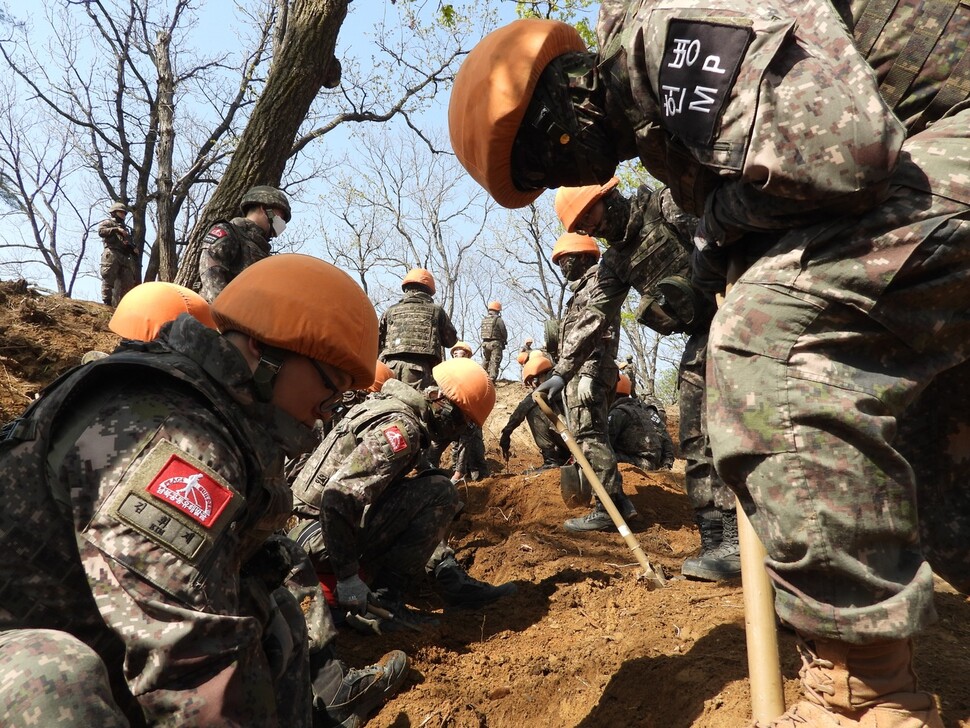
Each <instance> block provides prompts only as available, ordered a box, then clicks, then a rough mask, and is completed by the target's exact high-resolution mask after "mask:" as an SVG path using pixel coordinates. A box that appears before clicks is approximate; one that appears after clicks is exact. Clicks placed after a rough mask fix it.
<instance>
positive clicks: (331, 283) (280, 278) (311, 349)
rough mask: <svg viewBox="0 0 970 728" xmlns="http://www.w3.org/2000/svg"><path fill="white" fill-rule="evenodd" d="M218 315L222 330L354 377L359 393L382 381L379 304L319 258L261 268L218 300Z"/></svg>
mask: <svg viewBox="0 0 970 728" xmlns="http://www.w3.org/2000/svg"><path fill="white" fill-rule="evenodd" d="M212 317H213V318H214V319H215V322H216V324H217V325H218V326H219V330H220V331H222V332H226V331H240V332H242V333H244V334H248V335H249V336H252V337H253V338H255V339H256V340H258V341H261V342H262V343H264V344H269V345H270V346H278V347H279V348H281V349H286V350H287V351H292V352H295V353H297V354H302V355H303V356H308V357H310V358H311V359H316V360H317V361H320V362H324V363H325V364H330V365H331V366H334V367H336V368H337V369H340V370H341V371H344V372H346V373H347V374H349V375H350V376H351V378H352V382H351V384H350V388H351V389H366V388H367V387H369V386H370V385H371V384H372V383H373V382H374V369H375V366H376V362H377V313H376V312H375V311H374V305H373V304H372V303H371V302H370V299H368V298H367V294H366V293H364V291H363V289H362V288H361V287H360V286H359V285H357V283H356V282H355V281H354V279H353V278H351V277H350V276H349V275H347V274H346V273H344V272H343V271H342V270H340V269H339V268H337V267H336V266H333V265H331V264H330V263H327V262H326V261H323V260H320V259H319V258H314V257H313V256H310V255H301V254H299V253H283V254H280V255H271V256H270V257H268V258H263V259H262V260H259V261H257V262H255V263H253V264H252V265H251V266H249V267H248V268H246V269H244V270H243V271H242V273H240V274H239V275H237V276H236V277H235V278H233V279H232V280H231V281H229V284H228V285H227V286H226V287H225V288H224V289H222V292H221V293H220V294H219V295H218V296H216V299H215V300H214V301H213V302H212Z"/></svg>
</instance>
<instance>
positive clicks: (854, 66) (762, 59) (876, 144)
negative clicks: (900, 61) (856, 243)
mask: <svg viewBox="0 0 970 728" xmlns="http://www.w3.org/2000/svg"><path fill="white" fill-rule="evenodd" d="M725 9H726V10H729V11H730V13H731V14H733V15H736V16H737V17H734V18H732V23H730V24H724V23H723V22H721V21H722V20H723V18H722V17H721V15H722V14H723V12H724V10H725ZM635 23H636V27H635V29H633V30H634V32H635V35H636V36H637V38H636V39H634V40H631V41H630V42H629V43H628V44H627V46H628V47H631V48H635V47H642V48H643V49H644V50H643V52H642V54H635V55H637V57H636V58H635V60H634V65H635V66H636V69H635V78H639V79H645V81H640V82H639V83H644V84H646V83H651V82H652V83H655V84H656V86H655V87H654V88H646V87H644V88H634V89H633V92H634V94H635V95H637V96H638V97H642V98H643V99H644V100H645V101H646V100H648V99H650V98H651V97H652V98H653V99H656V103H657V104H658V107H659V108H658V113H659V116H660V123H661V125H662V126H663V128H664V129H665V130H666V131H667V134H668V135H669V136H672V137H677V138H679V139H681V140H684V142H685V143H686V144H687V145H688V146H689V148H690V151H691V154H692V155H693V158H695V159H696V160H697V161H698V162H699V163H700V164H701V165H703V166H704V167H706V168H707V169H709V170H711V171H713V172H716V173H718V174H720V175H721V178H722V180H724V181H723V182H722V183H721V184H720V185H719V187H718V188H717V191H716V193H714V195H713V199H712V198H711V197H710V196H709V197H708V200H707V204H706V206H705V210H704V216H705V218H708V217H709V218H711V219H709V220H705V222H706V227H707V230H708V232H709V234H710V238H711V240H712V242H717V243H725V242H731V241H732V240H735V239H737V238H738V237H739V236H740V235H742V234H743V233H744V232H746V231H759V230H760V231H766V230H781V229H786V228H789V227H791V226H793V225H801V224H804V223H806V222H809V221H817V220H819V219H822V218H824V217H828V216H831V215H844V214H850V213H855V212H859V211H861V210H865V209H868V208H869V207H871V206H872V205H873V204H876V203H878V202H879V201H880V199H881V198H882V196H884V194H885V191H886V189H887V185H888V179H889V177H890V175H891V173H892V171H893V169H894V168H895V166H896V164H897V162H898V158H899V152H900V148H901V146H902V142H903V140H904V138H905V129H904V128H903V126H902V124H901V123H900V122H899V121H898V120H897V119H896V118H895V116H894V115H893V113H892V112H891V111H890V109H889V108H888V107H887V106H886V104H885V102H884V101H883V100H882V98H881V96H880V94H879V89H878V86H877V83H876V79H875V76H874V74H873V73H872V70H871V69H870V67H869V65H868V64H867V63H866V61H865V59H864V58H863V57H862V55H861V54H860V53H859V52H858V50H856V48H855V45H854V43H853V40H852V37H851V36H850V35H849V33H848V32H847V31H846V29H845V27H844V25H843V24H842V22H841V20H840V19H839V16H838V13H837V12H836V11H835V10H834V9H833V8H832V6H831V4H830V3H828V2H826V1H825V0H805V1H804V2H802V3H799V4H798V5H797V6H792V5H790V4H788V3H786V2H783V1H782V0H731V2H727V1H726V0H725V1H719V0H715V2H708V3H703V4H701V3H698V2H688V3H687V4H686V5H685V4H682V3H678V4H676V5H673V4H666V3H657V4H644V5H642V6H641V10H640V11H639V13H638V14H637V16H636V21H635ZM641 44H642V45H641ZM702 91H703V93H701V92H702ZM699 95H702V96H704V98H703V99H702V98H699ZM668 171H669V172H670V173H671V174H673V175H676V174H677V171H676V170H668Z"/></svg>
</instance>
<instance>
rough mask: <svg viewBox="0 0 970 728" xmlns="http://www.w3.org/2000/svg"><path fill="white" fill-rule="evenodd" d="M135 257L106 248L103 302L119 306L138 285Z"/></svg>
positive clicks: (102, 276) (103, 261) (103, 269)
mask: <svg viewBox="0 0 970 728" xmlns="http://www.w3.org/2000/svg"><path fill="white" fill-rule="evenodd" d="M136 264H137V261H136V260H135V256H134V255H133V254H132V255H129V254H127V253H124V252H121V251H118V250H114V249H113V248H105V249H104V252H103V253H101V300H102V301H103V302H104V303H106V304H108V305H109V306H117V305H118V302H119V301H120V300H121V299H122V298H123V297H124V295H125V294H126V293H128V291H130V290H131V289H132V288H134V287H135V286H137V285H138V271H137V265H136Z"/></svg>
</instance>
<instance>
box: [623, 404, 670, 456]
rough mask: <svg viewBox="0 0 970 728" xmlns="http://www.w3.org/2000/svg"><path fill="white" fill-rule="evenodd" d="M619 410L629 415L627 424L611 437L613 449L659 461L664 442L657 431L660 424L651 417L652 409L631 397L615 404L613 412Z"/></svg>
mask: <svg viewBox="0 0 970 728" xmlns="http://www.w3.org/2000/svg"><path fill="white" fill-rule="evenodd" d="M617 411H619V412H623V413H624V414H625V415H626V416H627V426H626V427H624V428H623V429H622V430H618V431H617V432H615V433H614V436H613V437H612V438H611V444H612V446H613V449H614V450H616V451H618V452H625V453H633V454H637V455H644V456H646V457H649V458H651V459H653V460H656V461H657V462H658V463H659V461H660V457H661V452H662V451H663V444H662V443H661V441H660V433H659V432H657V427H659V425H657V424H655V423H654V422H653V421H652V420H651V419H650V411H649V410H648V409H647V408H646V407H645V406H644V405H643V404H642V403H641V402H640V401H639V400H636V399H633V398H631V397H627V398H626V400H625V401H622V402H620V403H619V404H616V405H614V406H613V409H612V411H611V414H612V412H617Z"/></svg>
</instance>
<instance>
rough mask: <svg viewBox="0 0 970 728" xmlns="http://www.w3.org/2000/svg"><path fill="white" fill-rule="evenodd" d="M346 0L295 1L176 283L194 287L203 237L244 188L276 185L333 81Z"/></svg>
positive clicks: (233, 209) (229, 213) (230, 211)
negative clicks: (322, 93) (309, 117)
mask: <svg viewBox="0 0 970 728" xmlns="http://www.w3.org/2000/svg"><path fill="white" fill-rule="evenodd" d="M348 2H349V0H295V1H294V2H293V4H292V5H291V6H290V10H289V14H288V16H287V26H286V29H285V33H284V36H283V40H282V43H281V44H280V46H279V52H278V55H277V56H276V57H275V58H274V59H273V66H272V68H271V69H270V72H269V75H268V76H267V78H266V87H265V89H264V90H263V92H262V93H261V94H260V96H259V99H258V100H257V101H256V105H255V106H254V107H253V112H252V116H251V117H250V119H249V123H248V124H247V125H246V130H245V131H244V132H243V134H242V137H241V138H240V140H239V146H238V147H237V148H236V152H235V154H234V155H233V157H232V159H231V160H230V162H229V166H228V167H227V168H226V173H225V175H224V176H223V178H222V180H221V181H220V182H219V185H218V186H217V187H216V189H215V191H214V192H213V193H212V199H210V200H209V204H208V205H207V206H206V209H205V212H204V213H203V215H201V216H200V218H199V222H198V223H196V225H195V227H194V228H193V230H192V233H191V234H190V236H189V240H188V244H187V245H186V247H185V252H184V253H183V255H182V261H181V263H180V265H179V270H178V276H177V277H176V283H179V284H181V285H183V286H189V287H193V288H195V287H197V286H198V281H199V255H200V254H201V252H202V239H203V238H204V237H205V234H206V232H208V230H209V228H210V227H211V225H212V222H213V221H215V220H217V219H219V218H226V217H232V216H233V215H234V214H235V213H236V210H238V206H239V200H240V199H241V198H242V196H243V194H244V193H245V192H246V190H247V189H249V188H250V187H252V186H253V185H257V184H267V185H273V186H277V187H278V186H280V180H281V179H282V176H283V170H284V169H285V166H286V160H287V159H288V158H289V156H290V152H291V150H292V149H293V143H294V141H295V140H296V136H297V133H298V131H299V129H300V125H301V124H302V123H303V122H304V120H305V119H306V117H307V113H308V112H309V110H310V105H311V104H312V103H313V100H314V99H315V98H316V96H317V94H318V93H319V91H320V89H321V88H322V87H323V86H324V85H325V84H326V85H328V86H329V85H335V84H334V82H335V78H336V74H335V69H337V68H339V64H338V62H337V60H336V58H334V48H335V47H336V44H337V33H338V32H339V30H340V26H341V25H343V22H344V19H345V18H346V16H347V4H348Z"/></svg>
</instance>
